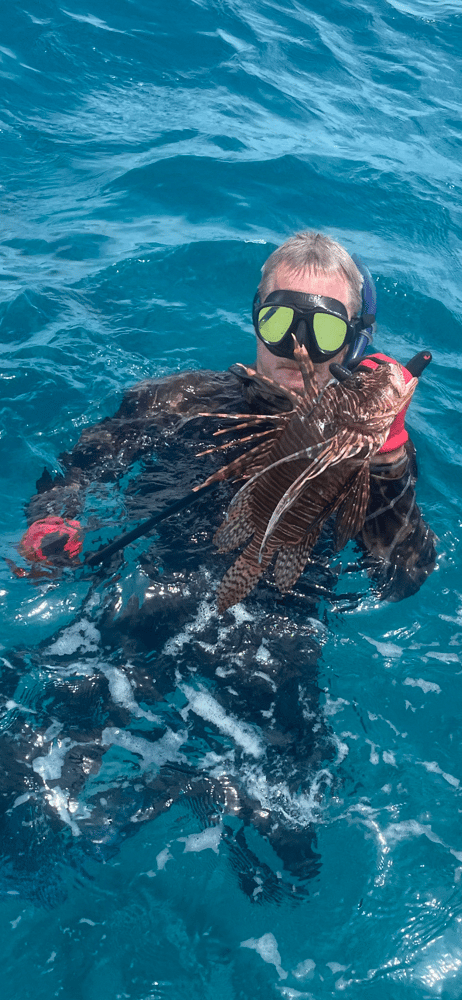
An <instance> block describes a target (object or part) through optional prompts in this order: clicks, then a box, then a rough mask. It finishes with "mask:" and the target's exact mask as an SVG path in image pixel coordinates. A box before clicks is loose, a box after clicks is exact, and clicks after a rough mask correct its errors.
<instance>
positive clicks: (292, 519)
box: [199, 345, 417, 612]
mask: <svg viewBox="0 0 462 1000" xmlns="http://www.w3.org/2000/svg"><path fill="white" fill-rule="evenodd" d="M294 353H295V357H296V359H297V361H298V364H299V366H300V369H301V373H302V377H303V385H304V391H303V392H300V393H299V392H295V391H292V390H290V389H286V388H285V387H281V386H280V385H279V384H277V383H274V382H272V380H271V379H267V378H266V377H264V376H261V375H257V373H256V372H255V370H254V369H252V368H246V367H245V366H243V365H240V366H239V368H241V370H242V372H243V373H245V374H246V375H247V376H248V377H251V378H254V379H258V380H259V381H263V382H266V383H267V384H269V385H271V387H272V388H274V389H277V390H278V392H279V393H280V392H281V388H282V389H283V391H284V392H285V393H286V395H287V397H288V399H289V400H290V402H291V403H292V406H293V409H292V410H291V411H289V412H284V413H281V414H277V415H276V416H268V414H256V415H255V414H237V415H235V416H232V417H231V419H233V420H235V421H237V426H235V429H236V430H237V429H239V430H240V431H244V430H249V431H251V434H250V435H249V436H247V437H245V438H242V437H241V438H239V440H238V441H236V440H234V439H233V440H232V441H229V442H227V443H226V444H224V445H221V446H216V447H214V448H210V449H208V450H207V452H202V454H207V453H211V452H215V451H219V450H223V451H224V450H226V449H227V448H230V447H232V446H235V445H236V444H241V443H243V441H248V440H251V441H252V447H251V448H250V449H249V450H248V451H246V452H245V453H244V454H241V455H240V456H239V457H238V458H236V459H235V460H234V461H232V462H230V463H229V464H228V465H225V466H223V467H222V468H221V469H219V470H218V472H216V473H214V474H213V475H212V476H210V477H209V478H208V479H207V480H206V482H205V483H203V484H202V486H206V485H208V484H209V483H212V482H216V481H218V480H225V479H231V478H233V479H234V480H239V479H245V483H244V485H243V486H242V487H241V489H239V491H238V492H237V493H236V495H235V496H234V498H233V500H232V501H231V504H230V506H229V509H228V512H227V515H226V518H225V520H224V521H223V524H222V525H221V526H220V528H219V529H218V531H217V532H216V534H215V536H214V542H215V544H216V545H217V547H218V549H219V551H220V552H230V551H231V550H232V549H235V548H237V547H238V546H241V545H243V544H244V543H245V542H248V544H247V546H246V548H245V549H244V550H243V552H241V554H240V555H239V556H238V558H237V559H236V560H235V562H234V563H233V564H232V566H230V568H229V569H228V571H227V572H226V573H225V576H224V577H223V579H222V581H221V583H220V585H219V588H218V592H217V600H218V609H219V611H220V612H223V611H225V610H226V608H228V607H230V606H231V605H233V604H236V603H238V602H239V601H241V600H242V599H243V598H244V597H246V596H247V594H248V593H249V592H250V591H251V590H252V588H253V587H254V586H255V585H256V583H257V582H258V580H259V579H260V577H261V576H262V574H263V573H264V572H265V571H266V570H267V568H268V567H269V565H270V563H271V561H272V559H273V557H275V556H276V558H275V563H274V579H275V582H276V584H277V586H278V588H279V590H280V591H281V592H282V593H285V592H286V591H288V590H290V589H291V587H292V586H293V585H294V584H295V582H296V581H297V579H298V577H299V576H300V574H301V573H302V571H303V569H304V568H305V565H306V563H307V561H308V558H309V555H310V552H311V550H312V548H313V545H314V544H315V542H316V540H317V538H318V536H319V534H320V532H321V530H322V527H323V525H324V523H325V521H326V519H327V518H328V517H329V516H330V515H332V514H336V519H335V533H336V544H337V547H338V548H342V547H343V546H344V545H345V544H346V542H347V541H348V540H349V539H350V538H353V537H354V536H355V535H357V534H358V533H359V531H360V530H361V528H362V526H363V524H364V519H365V516H366V508H367V504H368V500H369V465H370V459H371V457H373V456H374V455H375V454H376V453H377V452H378V451H379V450H380V448H381V447H382V445H383V444H384V442H385V440H386V438H387V435H388V432H389V429H390V427H391V424H392V422H393V420H394V418H395V417H396V415H397V414H398V413H399V412H400V410H402V409H403V408H404V407H405V406H406V405H407V404H408V402H409V401H410V399H411V397H412V394H413V392H414V390H415V387H416V385H417V379H416V378H412V379H411V381H410V382H408V383H407V384H406V383H405V380H404V376H403V374H402V371H401V368H400V366H399V365H398V364H381V365H380V366H378V367H377V368H376V369H375V370H373V371H370V370H369V371H368V372H367V373H366V372H358V373H357V374H354V375H352V377H351V378H350V379H348V381H347V382H346V383H345V382H342V383H340V382H337V383H330V384H329V385H328V386H327V387H326V388H324V389H323V390H321V391H318V390H317V387H316V380H315V372H314V368H313V365H312V363H311V360H310V358H309V355H308V353H307V351H306V349H305V348H304V347H300V346H298V345H297V346H296V348H295V351H294ZM203 416H215V417H217V416H218V417H229V416H230V415H229V414H225V413H223V414H212V413H209V414H203ZM268 423H270V425H271V426H270V428H269V429H268ZM228 430H229V428H228ZM215 433H216V435H220V434H223V433H226V430H225V431H223V430H220V431H217V432H215ZM199 488H200V487H199ZM249 539H250V541H249Z"/></svg>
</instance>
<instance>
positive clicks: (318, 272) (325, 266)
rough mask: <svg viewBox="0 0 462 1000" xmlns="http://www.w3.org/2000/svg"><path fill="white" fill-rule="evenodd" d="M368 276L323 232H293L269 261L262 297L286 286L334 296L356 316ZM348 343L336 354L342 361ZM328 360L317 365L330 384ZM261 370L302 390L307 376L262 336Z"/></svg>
mask: <svg viewBox="0 0 462 1000" xmlns="http://www.w3.org/2000/svg"><path fill="white" fill-rule="evenodd" d="M362 283H363V278H362V275H361V273H360V272H359V270H358V268H357V267H356V264H355V263H354V261H353V260H352V259H351V257H350V255H349V254H348V253H347V251H346V250H345V249H344V248H343V247H342V246H341V245H340V243H336V242H335V240H332V239H330V237H329V236H323V235H322V234H321V233H314V232H305V233H297V235H296V236H292V237H291V238H290V239H289V240H287V241H286V242H285V243H284V244H283V245H282V246H280V247H278V249H277V250H275V251H274V253H272V254H271V256H270V257H269V258H268V260H267V261H266V264H265V265H264V267H263V270H262V279H261V282H260V286H259V294H260V301H261V303H264V302H265V300H266V299H267V297H268V295H270V294H271V292H276V291H278V290H284V291H288V292H291V291H292V292H302V293H304V294H308V295H319V296H322V297H325V298H329V299H335V300H337V302H340V303H342V305H343V306H344V307H345V309H346V311H347V314H348V319H349V320H351V319H352V318H353V317H354V316H356V315H357V313H358V312H359V311H360V309H361V302H362V298H361V289H362ZM347 350H348V345H346V346H345V347H342V349H341V350H340V351H339V352H338V354H337V355H336V356H335V359H334V360H335V361H336V362H337V363H341V361H342V360H343V358H344V357H345V354H346V353H347ZM332 360H333V358H332V357H330V358H329V360H328V361H323V362H322V363H319V364H315V371H316V378H317V381H318V385H319V386H320V387H322V386H324V385H326V384H327V382H328V381H329V379H330V377H331V375H330V372H329V364H330V363H331V362H332ZM257 371H259V372H261V374H263V375H268V376H269V377H270V378H272V379H274V380H275V381H276V382H279V384H280V385H286V386H288V388H294V389H300V388H302V385H303V383H302V378H301V374H300V370H299V368H298V365H297V363H296V361H295V360H294V359H293V358H285V357H277V356H275V355H274V354H272V353H271V351H270V350H268V348H267V347H266V346H265V344H264V343H262V341H261V340H260V339H258V340H257Z"/></svg>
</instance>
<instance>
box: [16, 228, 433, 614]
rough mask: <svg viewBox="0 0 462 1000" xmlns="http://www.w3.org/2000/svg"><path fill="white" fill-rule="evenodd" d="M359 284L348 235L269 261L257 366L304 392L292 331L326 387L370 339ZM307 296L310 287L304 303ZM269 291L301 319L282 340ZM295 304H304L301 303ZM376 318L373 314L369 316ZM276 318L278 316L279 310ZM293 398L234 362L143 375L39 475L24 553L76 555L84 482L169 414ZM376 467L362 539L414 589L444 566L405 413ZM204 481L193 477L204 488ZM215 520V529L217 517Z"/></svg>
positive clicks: (392, 595) (391, 574)
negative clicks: (426, 517)
mask: <svg viewBox="0 0 462 1000" xmlns="http://www.w3.org/2000/svg"><path fill="white" fill-rule="evenodd" d="M362 286H363V276H362V274H361V273H360V271H359V270H358V267H357V266H356V264H355V262H354V261H353V259H352V258H351V257H350V255H349V254H348V253H347V252H346V250H345V249H344V248H343V247H342V246H341V245H340V244H339V243H336V242H335V241H334V240H331V239H330V238H329V237H326V236H323V235H321V234H319V233H313V232H306V233H300V234H297V235H296V236H294V237H292V238H290V239H289V240H287V241H286V243H284V244H283V245H282V246H281V247H279V248H278V249H277V250H276V251H275V252H274V253H273V254H272V255H271V256H270V257H269V259H268V260H267V262H266V264H265V265H264V268H263V272H262V279H261V283H260V286H259V291H258V294H257V297H256V302H255V303H254V324H255V329H256V333H257V360H256V366H255V367H256V371H257V373H259V374H261V375H264V376H267V377H269V378H271V379H272V380H273V381H274V382H275V383H278V384H279V385H280V386H282V387H284V386H286V387H287V388H289V389H294V390H302V389H303V382H302V376H301V372H300V368H299V366H298V364H297V362H296V360H295V358H294V357H293V336H292V333H293V332H295V334H296V336H297V338H298V339H301V340H302V342H304V343H305V346H306V347H307V350H308V353H309V354H310V356H311V359H312V361H313V363H314V369H315V377H316V381H317V384H318V387H319V388H323V387H324V386H325V385H327V383H328V382H329V381H330V379H331V378H332V376H331V371H330V365H331V364H332V362H335V363H337V364H342V363H343V362H344V361H345V359H349V361H350V363H351V360H352V357H353V356H354V353H355V350H356V352H358V344H361V347H363V345H364V338H363V337H362V336H361V334H362V326H361V320H360V316H361V307H362ZM275 293H280V294H278V295H275ZM281 294H282V297H281ZM300 296H305V297H306V296H308V299H306V298H305V299H304V300H303V306H302V307H301V306H300ZM267 300H269V302H270V303H271V305H272V309H273V310H274V308H275V307H279V311H280V312H281V313H284V314H289V316H293V322H292V324H290V322H289V326H288V329H287V332H286V333H285V334H284V336H283V337H282V338H281V340H280V341H279V342H277V343H275V341H274V334H271V335H270V336H271V339H269V338H268V339H266V340H265V323H266V327H268V322H267V315H266V316H265V315H263V318H262V314H264V313H265V312H266V314H268V310H267V309H265V305H266V302H267ZM308 300H311V301H308ZM273 303H274V306H273ZM281 303H283V305H282V308H281ZM307 303H308V304H307ZM294 304H295V306H296V307H298V308H296V309H295V311H294V309H293V308H292V306H293V305H294ZM303 308H304V309H305V312H303ZM329 310H331V312H329ZM332 310H333V312H332ZM315 315H316V319H317V320H318V325H319V316H320V315H321V317H322V318H323V319H326V317H327V319H328V321H329V320H330V321H331V322H332V321H334V322H335V324H337V325H336V326H335V328H334V329H335V336H337V337H338V338H339V340H341V339H342V336H343V340H342V342H341V344H340V346H337V343H335V342H334V343H328V344H327V347H326V345H325V343H324V344H323V346H321V347H320V346H319V342H318V340H317V337H316V326H315V323H314V321H313V317H314V316H315ZM342 317H343V318H342ZM373 318H374V317H373V316H369V317H368V319H369V320H371V321H372V320H373ZM271 320H272V322H273V323H274V317H273V315H272V313H271ZM342 323H343V325H342ZM302 325H303V333H302V335H301V336H300V332H299V331H300V329H301V326H302ZM339 331H340V332H339ZM279 332H283V331H279ZM366 343H367V338H366ZM355 360H356V362H357V361H358V360H359V358H358V357H356V359H355ZM289 406H290V404H289V403H288V400H287V397H286V396H285V395H282V394H278V393H277V391H274V392H271V391H270V390H269V388H268V386H267V384H265V383H263V382H260V383H259V382H258V380H257V381H256V382H251V381H250V380H246V379H245V378H243V377H242V374H241V373H240V372H239V371H236V370H235V369H234V366H233V367H231V369H230V370H229V371H228V372H221V373H216V372H208V371H203V372H189V373H180V374H179V375H173V376H170V377H168V378H166V379H160V380H158V381H155V380H152V381H151V380H148V381H146V382H143V383H140V384H139V385H138V386H135V387H134V388H133V389H131V390H129V392H128V393H127V394H126V396H125V398H124V401H123V402H122V405H121V407H120V409H119V411H118V413H117V414H116V415H115V417H114V418H112V420H111V419H107V420H104V421H103V422H102V423H101V424H99V425H96V426H95V427H90V428H88V429H87V430H85V431H84V432H83V434H82V436H81V438H80V441H79V442H77V444H76V446H75V447H74V449H73V451H72V452H71V453H70V455H69V454H66V455H64V456H62V462H63V465H64V469H65V474H64V477H63V478H62V477H56V479H55V480H54V481H52V480H51V477H50V476H49V475H48V474H47V473H46V472H45V474H44V476H42V479H41V480H40V481H39V483H38V484H37V485H38V488H39V494H38V495H37V496H36V497H34V498H33V500H32V501H31V503H30V504H29V508H28V518H29V521H30V522H32V525H31V527H30V528H29V530H28V532H27V533H26V535H25V536H24V538H23V540H22V552H23V554H24V555H25V556H26V558H28V559H31V560H34V561H43V562H44V563H47V562H53V561H56V559H57V557H58V558H59V557H61V559H63V558H64V559H69V560H72V559H75V558H78V554H79V552H80V550H81V547H82V544H81V537H80V536H81V531H80V524H79V523H73V524H71V525H69V519H71V520H72V521H74V519H75V518H76V517H78V516H79V514H80V510H81V508H82V502H83V498H82V495H81V493H82V488H85V487H88V486H89V485H90V484H91V483H92V482H94V481H95V479H103V480H104V481H106V482H107V481H108V479H110V478H113V479H116V478H117V477H118V476H120V475H122V474H124V472H125V471H126V469H127V468H129V467H130V465H131V464H132V463H134V462H135V461H136V460H138V459H143V458H144V456H149V454H150V453H151V452H152V450H153V448H154V447H156V444H157V438H158V433H159V431H160V429H161V428H162V426H164V428H165V423H166V421H168V418H169V417H170V418H171V419H174V417H175V416H176V417H178V418H183V419H184V418H185V417H191V416H194V414H195V413H200V412H201V411H204V410H208V411H210V412H213V411H217V412H223V411H225V412H226V411H228V412H229V413H230V414H232V413H236V412H237V413H239V412H246V411H250V412H254V413H255V412H260V413H265V412H268V413H274V412H277V411H278V410H280V409H288V408H289ZM172 426H173V424H172V425H171V427H172ZM179 426H180V424H179ZM179 426H178V428H177V430H178V431H179ZM208 427H211V424H210V422H209V424H208ZM197 450H199V449H197ZM371 465H372V466H373V467H372V470H371V495H370V501H369V509H368V512H367V517H366V521H365V524H364V527H363V530H362V532H361V535H360V537H359V538H358V542H359V543H360V545H361V546H362V547H363V548H364V549H365V550H366V552H367V553H368V555H369V560H368V561H369V571H370V573H371V575H373V576H375V578H376V580H377V582H378V584H379V588H380V593H381V596H383V597H387V598H388V599H389V600H399V599H401V598H403V597H406V596H408V595H410V594H413V593H415V592H416V591H417V590H418V589H419V587H420V586H421V584H422V583H423V581H424V580H425V579H426V577H427V576H428V575H429V573H430V572H431V571H432V569H433V568H434V565H435V549H434V535H433V533H432V532H431V531H430V530H429V529H428V527H427V526H426V525H425V523H424V521H423V520H422V518H421V515H420V511H419V509H418V507H417V506H416V504H415V493H414V484H415V480H416V477H417V472H416V465H415V453H414V449H413V446H412V444H411V443H410V442H409V438H408V434H407V431H406V429H405V427H404V412H403V413H402V414H400V415H399V416H398V417H397V418H396V420H395V422H394V424H393V426H392V428H391V430H390V434H389V437H388V440H387V441H386V443H385V445H384V446H383V447H382V448H381V450H380V452H379V454H378V455H376V456H375V458H373V459H372V462H371ZM200 467H201V463H200V462H199V461H197V462H195V468H196V469H197V470H199V469H200ZM193 468H194V466H193ZM203 478H206V476H204V477H203ZM182 481H183V484H184V486H183V487H181V488H182V489H183V488H184V491H185V493H186V492H188V490H187V482H186V480H185V479H183V480H182ZM200 482H201V479H200V478H199V479H197V476H196V477H195V485H197V484H198V483H200ZM176 487H177V488H176V491H175V493H176V497H178V495H181V494H180V484H179V483H178V482H176ZM165 498H166V494H164V499H165ZM158 499H159V497H158ZM156 506H157V504H156ZM207 506H208V505H207ZM149 509H150V510H151V512H152V508H149ZM140 513H141V512H140ZM63 519H65V520H63ZM34 522H38V523H34ZM214 523H215V527H216V526H217V525H218V523H219V522H218V520H216V521H215V522H214ZM212 526H213V525H211V527H212Z"/></svg>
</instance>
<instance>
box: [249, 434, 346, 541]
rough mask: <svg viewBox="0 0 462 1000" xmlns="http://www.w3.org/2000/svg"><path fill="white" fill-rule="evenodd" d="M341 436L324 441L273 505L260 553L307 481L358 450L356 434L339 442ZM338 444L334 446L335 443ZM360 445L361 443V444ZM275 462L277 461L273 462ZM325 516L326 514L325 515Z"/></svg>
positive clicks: (344, 436) (344, 437)
mask: <svg viewBox="0 0 462 1000" xmlns="http://www.w3.org/2000/svg"><path fill="white" fill-rule="evenodd" d="M340 439H341V436H340V435H337V436H336V437H335V438H331V439H330V440H329V441H328V442H326V447H325V448H324V450H323V451H321V453H320V454H319V455H318V457H317V458H315V459H313V461H312V462H311V463H310V465H309V466H308V467H307V468H306V469H304V471H303V472H302V473H301V474H300V475H299V476H298V478H297V479H295V480H294V482H293V483H292V484H291V485H290V486H289V488H288V489H287V490H286V492H285V493H284V495H283V496H282V497H281V499H280V501H279V503H278V504H277V506H276V507H275V509H274V511H273V514H272V516H271V517H270V520H269V521H268V524H267V527H266V531H265V534H264V536H263V540H262V543H261V547H260V553H262V552H264V550H265V548H266V545H267V543H268V541H269V539H270V538H271V537H272V535H273V534H274V532H275V531H276V528H277V526H278V524H279V521H280V520H281V518H282V517H284V516H285V514H287V513H288V511H289V510H290V508H291V507H293V505H294V503H295V502H296V501H297V500H298V499H299V498H300V496H301V494H302V493H303V490H304V488H305V486H306V485H307V483H309V482H310V481H311V480H313V479H316V478H317V477H318V476H320V475H321V474H322V473H323V472H325V470H326V469H327V468H328V467H329V465H336V464H338V462H340V461H341V460H342V459H343V458H351V457H352V456H354V455H355V454H357V452H358V451H359V450H360V445H359V443H358V439H357V436H356V435H354V434H351V433H347V434H344V435H343V443H342V444H340ZM336 444H338V447H337V448H336V447H335V445H336ZM361 447H362V445H361ZM275 464H277V463H275ZM326 516H327V515H326Z"/></svg>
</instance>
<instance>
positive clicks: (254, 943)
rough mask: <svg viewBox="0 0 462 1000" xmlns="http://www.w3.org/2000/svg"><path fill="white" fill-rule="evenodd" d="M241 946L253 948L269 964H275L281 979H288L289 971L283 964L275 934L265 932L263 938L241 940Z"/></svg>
mask: <svg viewBox="0 0 462 1000" xmlns="http://www.w3.org/2000/svg"><path fill="white" fill-rule="evenodd" d="M241 948H253V949H254V951H256V952H258V954H259V955H260V957H261V958H262V959H263V961H264V962H267V963H268V965H274V966H275V969H276V972H277V974H278V976H279V978H280V979H287V976H288V973H287V972H286V971H285V969H283V968H282V966H281V956H280V954H279V951H278V944H277V941H276V938H275V936H274V934H271V933H270V934H263V936H262V937H261V938H249V939H248V941H241Z"/></svg>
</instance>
